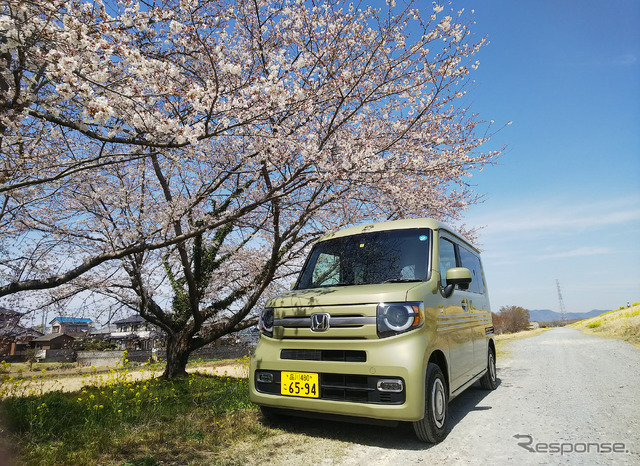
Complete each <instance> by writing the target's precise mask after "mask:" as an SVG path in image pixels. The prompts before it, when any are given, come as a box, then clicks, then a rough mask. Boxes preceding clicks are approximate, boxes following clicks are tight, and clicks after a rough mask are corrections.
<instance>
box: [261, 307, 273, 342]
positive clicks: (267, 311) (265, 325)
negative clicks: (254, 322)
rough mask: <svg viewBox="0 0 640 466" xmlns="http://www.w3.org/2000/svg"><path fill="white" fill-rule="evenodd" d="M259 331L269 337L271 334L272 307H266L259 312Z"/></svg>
mask: <svg viewBox="0 0 640 466" xmlns="http://www.w3.org/2000/svg"><path fill="white" fill-rule="evenodd" d="M258 328H259V329H260V332H262V333H263V334H264V335H266V336H268V337H270V336H273V308H272V307H266V308H264V309H263V310H262V312H261V313H260V321H259V323H258Z"/></svg>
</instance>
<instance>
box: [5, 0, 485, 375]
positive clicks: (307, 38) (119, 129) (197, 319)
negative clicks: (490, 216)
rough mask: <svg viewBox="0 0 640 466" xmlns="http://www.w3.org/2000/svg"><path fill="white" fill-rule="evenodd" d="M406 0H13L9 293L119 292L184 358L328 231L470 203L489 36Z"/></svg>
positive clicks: (448, 211) (443, 215)
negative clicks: (476, 72) (482, 60)
mask: <svg viewBox="0 0 640 466" xmlns="http://www.w3.org/2000/svg"><path fill="white" fill-rule="evenodd" d="M400 3H401V2H398V4H397V5H396V4H395V2H390V3H389V4H387V5H386V6H384V8H382V9H376V8H373V7H371V6H368V5H367V4H366V3H364V2H362V3H357V2H356V3H348V2H344V1H341V0H330V1H322V2H320V1H316V0H309V1H301V0H300V1H294V0H280V1H274V0H233V1H230V0H229V1H227V0H218V1H207V0H158V1H152V2H134V1H131V0H122V1H118V2H115V1H114V2H104V3H103V2H100V1H89V0H37V1H36V0H33V1H31V0H8V1H7V2H5V6H3V7H2V11H0V90H1V92H2V101H1V102H0V138H1V139H0V150H1V154H2V156H1V157H2V158H1V160H0V206H1V207H0V298H2V297H4V299H16V297H17V296H24V294H25V293H26V292H31V293H34V292H36V291H38V290H49V291H47V293H48V294H47V296H49V299H61V298H60V297H64V296H71V295H73V294H74V293H77V292H79V291H83V290H84V291H86V290H91V291H92V292H95V293H101V294H103V295H105V296H109V297H110V298H111V299H113V300H115V301H117V302H118V303H120V304H121V305H123V306H126V307H129V308H131V309H134V310H135V311H136V312H138V313H140V315H141V316H143V317H144V318H145V319H147V320H149V321H150V322H152V323H154V324H156V325H157V326H159V327H160V328H162V329H163V330H164V331H165V333H166V334H167V360H168V364H167V369H166V371H165V376H166V377H174V376H179V375H183V374H184V373H185V372H184V369H185V365H186V361H187V359H188V356H189V354H190V353H191V352H192V351H194V350H195V349H197V348H199V347H201V346H203V345H205V344H207V343H210V342H212V341H214V340H216V339H217V338H219V337H221V336H222V335H225V334H228V333H230V332H233V331H237V330H239V329H242V328H247V327H248V326H250V325H253V324H255V318H251V317H250V316H251V315H252V313H251V310H252V309H254V308H255V307H256V305H258V304H259V303H260V302H261V300H263V299H264V297H265V296H266V295H268V294H269V293H270V291H269V287H274V286H277V283H279V280H284V279H286V278H287V277H289V276H290V275H291V274H293V273H295V270H296V269H295V267H296V264H299V263H300V261H301V260H302V257H303V255H304V252H305V251H306V249H307V248H308V246H309V245H310V244H311V242H313V241H314V240H315V239H317V238H318V236H319V235H320V234H322V233H324V232H326V231H327V230H331V229H335V228H338V227H341V226H344V225H349V224H355V223H359V222H364V221H370V220H384V219H394V218H406V217H415V216H418V217H423V216H431V217H435V218H437V219H440V220H443V221H449V222H458V221H459V220H460V218H461V214H462V212H463V211H464V210H465V208H466V207H467V206H468V205H470V204H473V203H474V202H477V200H478V197H477V194H476V193H475V192H474V191H473V189H472V188H471V186H470V185H469V183H468V177H469V176H470V175H471V172H472V171H473V170H474V169H481V168H482V167H483V166H484V165H486V164H490V163H492V162H493V161H494V160H495V157H496V156H497V155H498V152H487V153H482V152H480V151H479V147H480V145H481V144H483V143H484V142H486V141H487V139H488V137H489V134H488V133H489V131H490V127H485V129H484V131H483V132H482V133H483V134H478V133H480V131H479V126H478V125H479V124H480V121H479V120H478V119H477V117H476V116H475V115H473V114H471V113H470V111H469V109H468V108H467V107H466V106H465V102H466V100H465V98H464V96H465V94H466V92H467V89H468V87H469V85H470V84H471V83H470V81H469V80H468V74H469V73H470V72H471V71H472V70H473V69H474V68H475V67H476V66H477V62H476V61H475V59H474V55H475V54H476V52H477V51H478V50H479V49H480V48H481V47H482V46H483V45H484V44H485V40H484V39H479V40H476V39H474V37H473V35H472V34H471V32H470V30H469V21H470V20H469V19H468V18H466V16H465V14H464V13H463V12H462V11H460V12H456V11H453V10H451V11H448V10H447V11H445V9H444V7H442V6H438V5H434V6H433V7H430V8H429V10H428V11H425V10H421V9H420V8H419V6H418V5H419V4H418V3H417V2H416V4H415V5H414V3H413V2H410V1H407V2H402V5H400Z"/></svg>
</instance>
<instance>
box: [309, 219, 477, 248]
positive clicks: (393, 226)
mask: <svg viewBox="0 0 640 466" xmlns="http://www.w3.org/2000/svg"><path fill="white" fill-rule="evenodd" d="M410 228H429V229H431V230H445V231H447V232H449V233H451V234H453V235H454V236H455V237H457V238H459V239H460V240H461V241H463V242H464V243H465V244H467V245H469V246H471V247H472V248H473V249H474V250H475V249H476V247H475V246H473V245H472V244H471V243H469V241H467V240H466V239H464V238H463V237H462V236H461V235H460V234H459V233H457V232H456V231H455V230H454V229H453V228H451V227H450V226H448V225H445V224H444V223H441V222H439V221H437V220H434V219H432V218H411V219H406V220H391V221H388V222H378V223H367V224H364V225H357V226H355V227H349V228H343V229H342V230H338V231H334V232H332V233H327V234H326V235H324V236H322V237H321V238H320V239H319V240H318V242H320V241H326V240H329V239H332V238H340V237H343V236H351V235H358V234H361V233H369V232H371V231H388V230H407V229H410Z"/></svg>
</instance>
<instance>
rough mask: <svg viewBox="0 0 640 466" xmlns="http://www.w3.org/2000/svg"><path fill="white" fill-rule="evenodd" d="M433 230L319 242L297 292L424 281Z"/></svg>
mask: <svg viewBox="0 0 640 466" xmlns="http://www.w3.org/2000/svg"><path fill="white" fill-rule="evenodd" d="M431 237H432V234H431V230H429V229H411V230H388V231H379V232H372V233H363V234H359V235H353V236H345V237H342V238H335V239H330V240H327V241H322V242H320V243H317V244H316V245H315V246H314V247H313V249H312V250H311V254H310V255H309V258H308V259H307V262H306V264H305V266H304V268H303V269H302V273H301V275H300V280H299V281H298V285H297V287H296V289H299V290H302V289H307V288H319V287H327V286H346V285H370V284H378V283H392V282H411V281H423V280H425V279H426V278H427V273H428V261H429V251H430V248H431Z"/></svg>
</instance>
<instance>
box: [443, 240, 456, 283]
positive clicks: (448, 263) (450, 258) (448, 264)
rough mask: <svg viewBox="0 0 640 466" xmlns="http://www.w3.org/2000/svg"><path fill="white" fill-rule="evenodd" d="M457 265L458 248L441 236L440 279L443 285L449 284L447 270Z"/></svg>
mask: <svg viewBox="0 0 640 466" xmlns="http://www.w3.org/2000/svg"><path fill="white" fill-rule="evenodd" d="M453 267H456V249H455V246H454V245H453V243H452V242H451V241H449V240H446V239H444V238H440V279H441V280H442V286H445V285H446V284H447V270H449V269H452V268H453Z"/></svg>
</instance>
